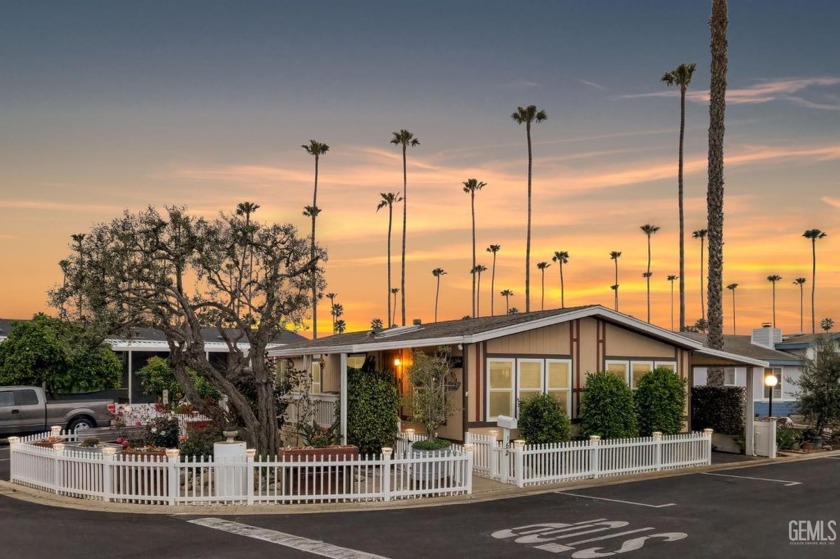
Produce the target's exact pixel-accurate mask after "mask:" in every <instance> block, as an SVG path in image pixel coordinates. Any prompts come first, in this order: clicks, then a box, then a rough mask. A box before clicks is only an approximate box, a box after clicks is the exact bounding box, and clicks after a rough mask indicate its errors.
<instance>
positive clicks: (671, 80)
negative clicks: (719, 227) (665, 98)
mask: <svg viewBox="0 0 840 559" xmlns="http://www.w3.org/2000/svg"><path fill="white" fill-rule="evenodd" d="M696 66H697V65H696V64H695V63H693V62H692V63H690V64H685V63H683V64H680V65H679V66H677V67H676V68H675V69H674V70H671V71H670V72H666V73H665V74H663V75H662V81H663V82H665V85H667V86H668V87H671V86H672V85H675V86H678V87H679V88H680V150H679V163H678V165H677V207H678V208H679V215H680V275H679V276H677V277H679V279H680V332H682V331H684V330H685V280H684V279H683V278H685V219H684V217H683V214H684V211H683V140H684V139H685V92H686V90H687V89H688V84H690V83H691V77H692V76H693V75H694V68H695V67H696ZM671 329H672V330H673V328H671Z"/></svg>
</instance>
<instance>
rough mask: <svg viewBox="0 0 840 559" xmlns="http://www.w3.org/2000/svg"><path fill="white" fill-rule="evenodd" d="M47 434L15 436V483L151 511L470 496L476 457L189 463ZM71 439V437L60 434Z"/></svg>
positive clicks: (461, 453)
mask: <svg viewBox="0 0 840 559" xmlns="http://www.w3.org/2000/svg"><path fill="white" fill-rule="evenodd" d="M49 435H50V434H49V433H48V434H45V435H35V436H32V437H27V438H24V439H18V438H15V437H12V438H11V440H10V447H11V453H10V454H11V481H12V482H13V483H18V484H21V485H26V486H30V487H34V488H37V489H42V490H46V491H50V492H54V493H57V494H61V495H68V496H72V497H78V498H87V499H96V500H102V501H110V502H125V503H148V504H168V505H175V504H247V505H250V504H271V503H281V504H284V503H324V502H346V501H390V500H395V499H414V498H421V497H435V496H445V495H459V494H471V493H472V470H473V455H472V451H471V450H469V449H466V450H465V449H463V448H461V447H459V448H457V449H452V450H450V451H447V452H439V453H432V454H431V455H426V456H412V455H411V454H407V453H394V452H393V451H392V450H391V449H387V448H386V449H383V454H382V455H380V456H370V457H357V456H342V457H327V458H317V459H316V458H313V457H305V458H309V459H305V458H302V457H291V458H289V457H287V458H273V457H272V458H269V457H265V458H256V457H255V456H254V451H248V454H247V455H246V456H245V457H243V458H242V459H241V460H232V461H231V460H219V459H217V460H214V459H213V458H211V457H206V458H194V459H186V458H185V457H181V456H179V453H178V450H177V449H171V450H167V451H166V456H148V455H146V456H132V455H123V454H117V453H116V452H117V451H116V449H114V448H103V449H99V450H94V449H80V448H72V447H70V446H68V445H67V444H65V443H58V444H56V445H54V446H53V447H52V448H49V447H41V446H36V445H35V444H34V443H36V442H38V441H40V440H42V439H44V438H45V437H47V436H49ZM60 437H61V438H65V439H67V440H70V437H72V435H60Z"/></svg>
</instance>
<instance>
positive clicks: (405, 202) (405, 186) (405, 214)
mask: <svg viewBox="0 0 840 559" xmlns="http://www.w3.org/2000/svg"><path fill="white" fill-rule="evenodd" d="M405 150H406V146H405V144H403V147H402V152H403V230H402V260H401V265H400V293H401V301H402V325H403V326H405V237H406V226H407V224H408V171H407V167H406V161H405V158H406V154H405ZM395 304H396V303H395Z"/></svg>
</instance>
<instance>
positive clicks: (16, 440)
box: [8, 437, 20, 483]
mask: <svg viewBox="0 0 840 559" xmlns="http://www.w3.org/2000/svg"><path fill="white" fill-rule="evenodd" d="M8 441H9V472H10V475H9V481H11V482H12V483H14V482H15V478H16V477H17V476H16V475H15V474H16V469H15V451H16V450H17V449H18V445H19V444H20V437H9V439H8Z"/></svg>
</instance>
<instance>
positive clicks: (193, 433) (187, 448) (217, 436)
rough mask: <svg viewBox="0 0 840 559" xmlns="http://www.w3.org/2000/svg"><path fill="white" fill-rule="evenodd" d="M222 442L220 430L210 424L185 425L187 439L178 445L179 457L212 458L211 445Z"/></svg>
mask: <svg viewBox="0 0 840 559" xmlns="http://www.w3.org/2000/svg"><path fill="white" fill-rule="evenodd" d="M223 440H225V438H224V436H222V430H221V429H220V428H219V427H218V426H216V425H215V424H213V423H212V422H208V421H202V422H195V423H187V438H186V440H184V441H182V442H181V444H180V445H179V448H180V449H181V456H187V457H190V458H200V457H202V456H213V443H216V442H219V441H223Z"/></svg>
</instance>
